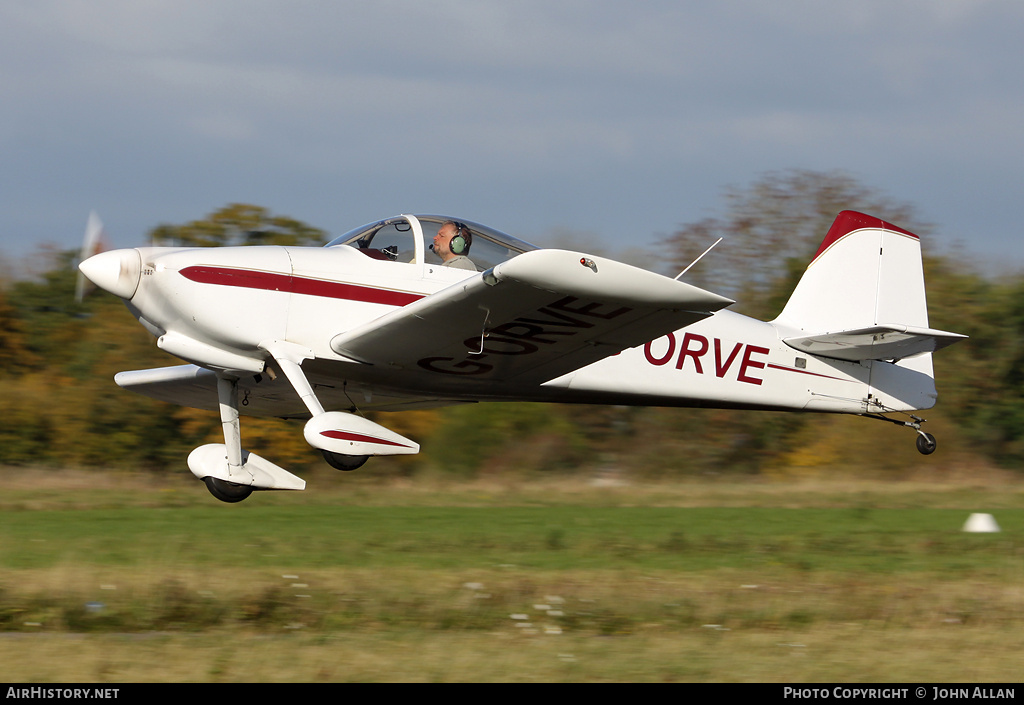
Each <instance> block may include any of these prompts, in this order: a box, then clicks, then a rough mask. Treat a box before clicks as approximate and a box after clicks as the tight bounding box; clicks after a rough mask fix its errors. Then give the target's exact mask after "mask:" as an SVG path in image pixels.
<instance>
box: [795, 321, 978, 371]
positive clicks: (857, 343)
mask: <svg viewBox="0 0 1024 705" xmlns="http://www.w3.org/2000/svg"><path fill="white" fill-rule="evenodd" d="M966 337H967V336H965V335H960V334H958V333H947V332H946V331H942V330H935V329H934V328H917V327H914V326H903V325H877V326H870V327H868V328H859V329H857V330H844V331H836V332H833V333H822V334H820V335H809V336H804V337H794V338H785V343H786V344H787V345H789V346H790V347H792V348H795V349H796V350H799V351H801V352H805V353H809V354H812V355H820V356H822V357H832V358H836V359H838V360H850V361H853V362H860V361H862V360H902V359H903V358H907V357H912V356H914V355H920V354H922V353H931V352H935V351H936V350H941V349H942V348H944V347H946V346H948V345H952V344H953V343H955V342H957V341H958V340H963V339H964V338H966Z"/></svg>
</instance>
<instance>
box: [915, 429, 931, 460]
mask: <svg viewBox="0 0 1024 705" xmlns="http://www.w3.org/2000/svg"><path fill="white" fill-rule="evenodd" d="M917 452H919V453H920V454H921V455H931V454H932V453H934V452H935V436H933V435H932V434H930V433H925V432H924V431H921V432H920V433H918V434H917Z"/></svg>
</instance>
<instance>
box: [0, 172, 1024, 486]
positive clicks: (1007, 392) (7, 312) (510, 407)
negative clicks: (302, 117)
mask: <svg viewBox="0 0 1024 705" xmlns="http://www.w3.org/2000/svg"><path fill="white" fill-rule="evenodd" d="M844 209H854V210H861V211H864V212H868V213H871V214H872V215H876V216H878V217H880V218H883V219H884V220H887V221H889V222H893V223H896V224H898V225H900V226H901V227H904V228H907V229H909V230H911V231H913V232H916V233H917V234H918V235H920V236H921V238H922V241H923V242H924V247H925V253H926V258H925V278H926V282H927V286H928V297H929V312H930V317H931V318H930V320H931V326H932V327H934V328H939V329H942V330H949V331H954V332H958V333H964V334H966V335H968V336H970V338H969V340H967V341H964V342H961V343H958V344H957V345H954V346H952V347H950V348H948V349H946V350H943V351H941V352H940V353H939V354H937V355H936V356H935V370H936V378H937V380H938V387H939V402H938V406H937V408H936V409H934V410H931V411H928V412H925V414H924V415H925V416H926V417H927V418H929V419H930V422H929V425H928V429H929V430H931V431H932V432H933V433H935V434H936V435H937V436H938V438H939V444H940V448H939V453H937V454H936V455H935V456H930V457H929V458H928V459H923V458H921V457H920V456H917V454H916V452H915V451H914V450H913V440H914V439H913V433H912V432H911V431H908V430H906V429H899V428H896V427H890V426H889V425H887V424H879V423H877V422H874V421H869V420H865V419H853V418H848V417H828V416H821V415H809V414H808V415H805V414H790V413H784V412H748V411H729V410H713V409H659V408H625V407H595V406H583V405H555V404H533V403H529V404H513V403H507V404H506V403H489V404H474V405H466V406H456V407H447V408H442V409H435V410H421V411H415V412H404V413H400V414H383V415H381V416H379V417H376V418H377V420H378V421H380V422H382V423H384V424H385V425H388V426H390V427H392V428H395V430H398V431H399V432H401V433H403V434H405V435H408V436H410V437H412V438H414V439H415V440H417V441H419V442H420V444H421V446H422V449H423V450H422V452H421V454H420V455H419V456H414V457H409V458H401V459H381V460H376V461H374V462H373V463H372V464H371V465H367V466H366V467H365V468H364V470H362V471H360V472H380V473H401V474H414V473H419V472H426V471H430V472H444V473H451V474H454V475H457V476H461V477H474V476H480V475H489V474H495V475H502V474H509V473H516V474H534V473H559V472H574V471H578V470H581V469H582V470H586V471H588V472H597V471H604V470H607V471H609V472H629V473H635V474H637V475H641V476H645V477H673V476H680V475H693V474H719V473H750V474H768V475H771V474H787V475H794V474H797V475H798V474H817V473H820V472H825V471H828V470H829V469H840V470H841V469H843V468H849V469H851V470H859V471H864V470H870V471H872V472H879V473H899V472H903V471H905V469H906V468H908V467H920V466H921V465H922V464H924V463H928V464H934V463H943V462H945V463H950V462H954V461H955V462H971V461H974V460H977V461H983V462H985V463H992V464H997V465H1000V466H1004V467H1009V468H1017V467H1020V466H1021V464H1022V462H1024V400H1022V399H1021V394H1020V392H1021V388H1022V382H1024V379H1022V378H1024V274H1022V273H1018V274H1014V275H1001V276H995V275H990V274H986V273H983V272H981V271H979V270H978V269H977V268H975V267H972V266H971V265H970V264H968V263H967V262H965V261H964V259H963V258H962V257H959V256H957V255H955V254H949V253H939V252H935V251H934V247H930V246H929V245H933V243H930V242H929V238H928V236H929V235H930V234H931V233H932V232H933V231H934V227H933V226H931V225H930V224H928V223H927V222H924V221H922V220H921V219H920V218H919V217H918V216H917V214H916V213H915V211H914V209H913V208H912V207H911V206H909V205H907V204H901V203H898V202H896V201H893V200H892V199H891V198H888V197H887V196H885V195H884V194H880V193H879V192H876V191H874V190H872V189H870V188H868V187H865V186H864V185H862V184H860V183H859V182H857V181H856V180H855V179H853V178H851V177H849V176H847V175H845V174H842V173H833V172H827V173H821V172H808V171H788V172H780V173H771V174H766V175H763V176H761V177H760V178H758V179H757V180H755V181H754V182H752V183H751V184H749V185H747V186H745V187H743V188H735V189H730V190H729V191H728V192H727V193H726V194H725V198H724V206H723V208H722V214H721V215H720V216H718V217H715V218H708V219H704V220H701V221H697V222H694V223H689V224H685V225H682V226H680V227H679V228H678V229H676V231H675V232H673V233H672V234H671V235H670V236H668V237H666V238H664V240H663V242H661V243H659V248H658V252H659V253H661V254H660V255H659V256H658V257H657V258H654V259H652V260H651V261H657V262H658V263H659V264H658V266H659V268H660V269H662V270H663V272H664V273H669V274H671V275H673V276H674V274H675V273H677V272H678V271H679V270H681V269H682V268H683V267H685V266H686V265H687V264H689V263H690V262H691V261H692V260H693V259H694V258H695V257H696V256H697V255H698V254H700V253H701V252H702V251H703V250H704V249H705V248H706V247H707V246H708V245H709V244H711V243H712V242H714V240H715V239H717V237H719V236H725V237H726V238H727V243H723V245H722V246H720V247H719V248H718V249H716V250H715V251H714V252H713V253H712V254H711V255H709V256H708V257H705V258H704V259H702V260H701V262H700V263H699V264H698V265H697V266H696V267H695V268H694V269H692V270H691V271H690V272H688V273H687V279H688V281H691V282H692V283H694V284H696V285H698V286H702V287H705V288H707V289H709V290H711V291H715V292H717V293H721V294H723V295H726V296H730V297H732V298H735V299H736V300H737V302H738V303H737V304H736V306H735V307H734V308H735V309H736V310H738V311H740V312H742V313H745V314H747V315H753V316H756V317H758V318H761V319H770V318H773V317H774V316H775V315H776V314H777V313H778V312H779V311H780V310H781V308H782V306H783V304H784V303H785V301H786V298H787V297H788V295H789V293H790V292H791V291H792V288H793V286H794V285H795V283H796V281H797V279H798V278H799V276H800V274H801V273H802V271H803V268H804V267H805V266H806V264H807V262H808V261H810V258H811V256H812V255H813V254H814V251H815V249H816V248H817V246H818V244H819V243H820V241H821V239H822V237H823V236H824V233H825V232H826V231H827V229H828V227H829V225H830V224H831V222H832V220H833V219H834V218H835V216H836V214H837V213H838V212H839V211H841V210H844ZM149 235H150V242H151V243H153V244H163V245H181V246H217V245H227V244H288V245H300V244H308V245H317V244H322V243H323V242H325V241H326V240H327V235H326V233H325V232H324V231H323V230H320V229H318V228H315V227H313V226H310V225H307V224H305V223H303V222H301V221H299V220H296V219H293V218H288V217H283V216H275V215H272V214H271V213H270V211H269V210H268V209H266V208H263V207H260V206H254V205H249V204H231V205H228V206H226V207H224V208H221V209H219V210H217V211H215V212H214V213H212V214H210V215H209V216H207V217H205V218H202V219H199V220H195V221H192V222H190V223H185V224H182V225H158V226H156V227H155V228H153V230H152V231H151V232H150V234H149ZM43 260H44V262H45V263H44V265H43V266H42V267H41V268H40V269H39V271H38V273H37V274H35V275H34V276H30V277H24V276H23V277H18V278H14V279H12V280H10V281H6V282H4V285H3V286H2V287H0V382H2V385H3V387H2V389H3V393H2V394H0V464H4V465H15V466H18V465H21V466H27V465H32V466H53V467H58V466H59V467H68V466H70V467H85V468H111V467H115V468H137V469H146V470H152V471H165V470H183V469H184V459H185V457H186V456H187V454H188V452H189V451H190V450H191V449H192V448H194V447H195V446H197V445H201V444H202V443H207V442H219V439H220V433H221V431H220V424H219V419H218V417H217V415H216V414H214V413H211V412H206V411H200V410H195V409H185V408H181V407H175V406H172V405H168V404H164V403H161V402H157V401H154V400H150V399H148V398H146V397H142V396H140V395H137V394H133V393H130V392H127V391H123V390H121V389H119V388H118V387H117V386H116V385H115V384H114V382H113V376H114V374H116V373H117V372H119V371H121V370H130V369H141V368H145V367H159V366H164V365H172V364H180V360H177V359H176V358H173V357H170V356H169V355H167V354H165V353H163V352H162V351H160V350H158V349H157V348H156V346H155V344H154V341H153V339H152V337H151V336H150V335H149V334H148V333H147V332H146V331H145V330H143V329H142V327H141V326H139V325H138V323H137V322H136V321H135V320H134V318H132V316H131V315H130V313H129V312H128V311H127V310H126V308H125V307H124V306H123V304H122V303H121V302H120V301H119V300H117V299H115V298H114V297H113V296H110V295H107V294H105V293H98V294H95V295H93V296H89V297H87V298H85V299H84V300H83V301H76V299H75V278H76V273H75V269H74V263H75V262H74V260H75V254H74V253H72V252H58V251H49V252H47V253H45V257H44V258H43ZM880 437H884V440H881V441H880V440H879V439H880ZM243 443H244V445H245V446H246V447H247V448H250V449H251V450H253V451H255V452H257V453H260V454H262V455H265V456H266V457H268V458H271V459H272V460H274V461H275V462H277V463H279V464H281V465H283V466H285V467H288V468H289V469H295V470H298V471H302V470H304V469H312V468H321V467H324V468H325V467H326V466H325V465H324V464H323V461H322V460H321V459H320V456H319V454H318V453H317V452H316V451H314V450H313V449H312V448H310V447H309V446H307V445H306V443H305V441H304V440H303V439H302V426H301V422H296V421H291V422H289V421H282V420H275V419H246V420H245V422H244V424H243Z"/></svg>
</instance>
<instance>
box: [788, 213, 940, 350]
mask: <svg viewBox="0 0 1024 705" xmlns="http://www.w3.org/2000/svg"><path fill="white" fill-rule="evenodd" d="M775 323H776V324H777V325H779V326H782V327H785V328H787V329H790V330H792V331H799V332H802V333H803V334H805V335H806V334H823V333H832V332H838V331H850V330H858V329H868V328H874V327H876V326H887V325H901V326H908V327H913V328H927V327H928V305H927V302H926V300H925V291H924V271H923V268H922V264H921V241H920V239H919V238H918V237H917V235H915V234H914V233H912V232H910V231H908V230H904V229H903V228H899V227H897V226H895V225H892V224H891V223H887V222H885V221H884V220H881V219H879V218H875V217H873V216H870V215H865V214H863V213H857V212H855V211H843V212H842V213H840V214H839V215H838V217H836V220H835V222H834V223H833V224H832V227H831V228H829V231H828V234H827V235H826V236H825V239H824V241H823V242H822V243H821V247H819V248H818V252H817V254H815V255H814V259H813V260H811V263H810V264H809V265H808V267H807V271H806V272H804V275H803V277H802V278H801V279H800V282H799V284H797V287H796V289H795V290H794V291H793V295H792V296H791V297H790V299H789V302H788V303H787V304H786V307H785V308H784V309H783V311H782V313H781V314H780V315H779V317H778V318H777V319H776V320H775Z"/></svg>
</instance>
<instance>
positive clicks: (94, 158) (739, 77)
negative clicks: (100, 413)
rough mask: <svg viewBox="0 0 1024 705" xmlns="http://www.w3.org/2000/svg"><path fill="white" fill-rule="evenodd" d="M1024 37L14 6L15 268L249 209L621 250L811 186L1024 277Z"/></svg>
mask: <svg viewBox="0 0 1024 705" xmlns="http://www.w3.org/2000/svg"><path fill="white" fill-rule="evenodd" d="M1022 37H1024V2H1020V0H1006V1H1001V0H913V1H907V2H898V1H894V0H885V1H884V2H883V1H881V0H856V2H828V3H826V2H817V1H813V0H806V1H796V0H793V1H787V0H765V1H763V2H762V1H755V0H747V1H736V2H728V1H725V2H715V3H709V2H682V1H680V0H669V1H665V2H662V1H645V2H628V3H627V2H607V1H600V0H588V1H575V0H559V1H557V2H550V1H534V0H506V1H504V2H485V1H469V0H465V1H463V0H433V1H432V2H429V3H428V2H422V0H420V1H399V0H396V1H390V0H376V1H375V2H361V3H357V2H341V1H323V2H318V1H307V0H303V1H301V2H300V1H295V0H292V1H290V2H284V1H279V0H224V1H218V0H204V2H188V1H184V0H175V1H174V2H170V1H163V0H124V1H120V0H92V1H88V2H87V1H84V0H83V1H80V2H76V1H72V0H5V2H4V3H3V4H2V5H0V65H2V70H0V214H2V216H3V221H2V222H3V225H2V227H0V253H2V254H4V255H6V256H8V257H17V256H21V255H23V254H27V253H28V252H30V251H31V250H32V248H33V247H34V246H35V245H36V244H37V243H42V242H52V243H56V244H58V245H61V246H67V247H74V246H77V244H78V242H79V241H80V239H81V236H82V232H83V230H84V227H85V222H86V218H87V216H88V213H89V211H90V210H93V209H95V210H96V211H97V212H98V213H99V214H100V217H101V218H102V219H103V221H104V223H105V225H106V230H107V233H108V236H109V237H110V239H111V240H112V241H113V243H114V244H115V245H118V246H130V245H135V244H141V243H142V242H143V240H144V237H145V234H146V232H147V231H148V230H149V229H150V228H152V227H153V226H155V225H157V224H160V223H180V222H184V221H187V220H192V219H195V218H199V217H202V216H204V215H206V214H207V213H209V212H211V211H212V210H214V209H216V208H218V207H220V206H222V205H225V204H227V203H230V202H247V203H256V204H259V205H263V206H267V207H269V208H271V209H272V210H273V212H274V213H278V214H283V215H289V216H292V217H295V218H299V219H301V220H304V221H306V222H308V223H310V224H312V225H315V226H318V227H320V228H323V229H325V230H328V231H329V232H331V233H332V234H335V235H337V234H341V233H343V232H345V231H347V230H349V229H351V228H353V227H355V226H357V225H361V224H363V223H366V222H369V221H372V220H376V219H378V218H383V217H385V216H389V215H394V214H397V213H402V212H432V213H445V214H450V215H455V216H460V217H462V218H465V219H468V220H474V221H478V222H482V223H486V224H488V225H491V226H492V227H495V228H498V229H499V230H504V231H506V232H508V233H510V234H512V235H515V236H517V237H520V238H522V239H525V240H528V241H534V242H537V243H538V244H544V242H545V240H546V239H550V237H551V234H552V233H553V232H555V231H558V230H565V229H568V230H571V231H576V232H578V233H581V234H586V235H587V236H589V237H593V238H595V239H597V240H599V241H601V242H602V243H604V246H605V247H608V248H611V249H613V250H618V249H622V248H624V247H627V246H629V245H631V244H633V243H636V244H639V245H641V246H648V245H650V244H651V243H654V242H655V241H656V240H657V239H658V238H659V237H661V236H663V235H665V234H667V233H669V232H671V231H672V230H673V229H674V228H676V227H677V226H678V225H679V224H681V223H686V222H691V221H695V220H699V219H701V218H704V217H708V216H713V215H716V214H718V213H719V209H720V208H721V206H722V199H721V194H722V192H723V189H724V188H725V187H727V186H730V185H732V186H740V187H742V186H744V185H747V184H749V183H750V182H751V181H753V180H754V179H755V178H757V177H759V176H760V175H762V174H764V173H765V172H769V171H776V170H786V169H791V168H801V169H814V170H822V171H828V170H844V171H846V172H848V173H849V174H850V175H852V176H854V177H856V178H857V179H859V180H860V181H861V182H862V183H864V184H865V185H868V186H871V187H874V188H877V189H879V190H881V191H883V192H884V193H886V194H887V195H888V196H890V197H891V198H893V199H895V200H899V201H907V202H910V203H911V204H913V205H914V206H915V207H916V208H917V210H918V214H919V216H920V218H921V219H922V220H925V221H928V222H932V223H934V224H935V225H936V237H935V239H937V240H938V241H939V242H938V245H939V246H940V247H942V246H947V245H949V244H952V243H954V242H957V241H959V242H961V243H963V244H964V245H965V246H966V248H967V249H969V250H973V251H977V252H979V253H981V255H982V256H983V257H986V258H989V259H990V260H991V261H1002V262H1012V263H1013V264H1017V265H1024V238H1022V237H1021V236H1020V234H1019V233H1018V224H1017V221H1018V220H1019V219H1020V216H1019V210H1020V200H1021V199H1020V196H1021V185H1022V181H1024V178H1022V177H1024V79H1022V76H1024V50H1022V49H1021V48H1020V41H1021V38H1022ZM823 235H824V233H823ZM926 247H927V243H926Z"/></svg>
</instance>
